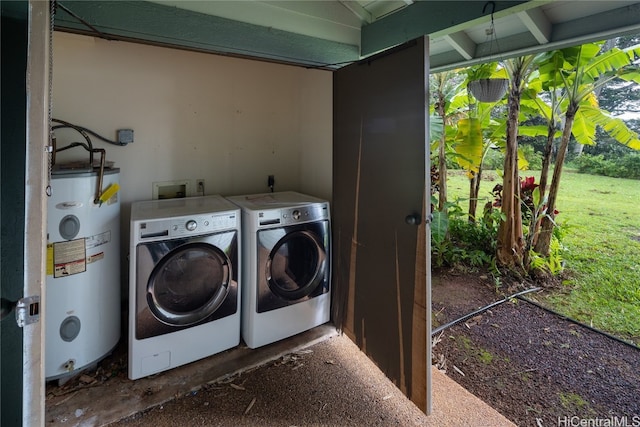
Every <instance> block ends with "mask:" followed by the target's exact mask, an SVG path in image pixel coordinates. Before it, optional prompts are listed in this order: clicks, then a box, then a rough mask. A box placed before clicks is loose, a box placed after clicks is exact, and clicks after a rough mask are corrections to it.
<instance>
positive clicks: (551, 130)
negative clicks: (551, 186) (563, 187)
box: [539, 123, 556, 200]
mask: <svg viewBox="0 0 640 427" xmlns="http://www.w3.org/2000/svg"><path fill="white" fill-rule="evenodd" d="M555 133H556V128H555V125H554V124H552V123H550V124H549V126H548V128H547V144H546V145H545V146H544V153H543V155H542V170H541V171H540V182H539V184H540V187H539V188H540V200H542V199H544V195H545V194H546V191H547V181H548V179H549V166H550V165H551V154H552V150H553V140H554V139H555V137H554V134H555Z"/></svg>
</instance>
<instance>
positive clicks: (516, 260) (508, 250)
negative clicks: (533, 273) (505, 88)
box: [496, 71, 524, 268]
mask: <svg viewBox="0 0 640 427" xmlns="http://www.w3.org/2000/svg"><path fill="white" fill-rule="evenodd" d="M520 72H521V71H518V72H517V73H516V75H514V76H513V77H512V81H511V86H510V90H509V115H508V117H507V147H506V153H505V160H504V176H503V181H502V186H503V188H502V213H503V214H504V216H505V218H506V219H505V220H504V221H502V222H501V223H500V226H499V228H498V248H497V254H496V255H497V259H498V262H499V263H500V265H502V266H504V267H508V268H513V267H520V266H522V265H523V255H524V236H523V234H522V212H521V207H520V178H519V176H518V139H517V137H518V116H519V115H520V95H521V94H520V82H521V79H522V76H521V74H520Z"/></svg>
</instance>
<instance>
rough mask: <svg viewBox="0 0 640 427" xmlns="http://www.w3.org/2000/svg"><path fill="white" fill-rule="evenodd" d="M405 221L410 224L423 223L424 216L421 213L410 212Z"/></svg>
mask: <svg viewBox="0 0 640 427" xmlns="http://www.w3.org/2000/svg"><path fill="white" fill-rule="evenodd" d="M404 222H406V223H407V224H409V225H420V224H421V223H422V217H421V216H420V215H419V214H410V215H407V216H406V217H405V218H404Z"/></svg>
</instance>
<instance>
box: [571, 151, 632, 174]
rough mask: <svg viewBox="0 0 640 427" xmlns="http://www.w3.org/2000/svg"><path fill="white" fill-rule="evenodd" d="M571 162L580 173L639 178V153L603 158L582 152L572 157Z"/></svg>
mask: <svg viewBox="0 0 640 427" xmlns="http://www.w3.org/2000/svg"><path fill="white" fill-rule="evenodd" d="M573 164H574V165H575V166H576V168H577V169H578V172H580V173H587V174H591V175H604V176H610V177H613V178H630V179H640V154H637V153H633V154H627V155H624V156H622V157H618V158H615V159H609V160H607V159H605V158H604V157H603V156H602V155H597V156H591V155H588V154H583V155H582V156H580V157H578V158H576V159H574V161H573Z"/></svg>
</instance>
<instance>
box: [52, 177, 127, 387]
mask: <svg viewBox="0 0 640 427" xmlns="http://www.w3.org/2000/svg"><path fill="white" fill-rule="evenodd" d="M119 175H120V170H119V169H117V168H105V169H104V173H103V174H102V176H101V174H100V173H99V171H98V170H97V169H94V170H91V169H90V170H88V171H87V170H72V169H71V170H60V171H57V172H55V173H54V174H53V175H52V179H51V196H50V197H49V199H48V214H47V272H46V298H45V311H44V321H45V325H46V334H45V377H46V378H47V380H55V379H61V378H63V377H67V376H70V375H73V374H74V373H77V372H80V371H81V370H83V369H85V368H87V367H91V366H92V365H93V364H95V363H97V362H98V361H100V360H101V359H102V358H104V357H105V356H107V355H108V354H109V353H110V352H111V351H112V350H113V349H114V347H115V346H116V345H117V343H118V341H119V340H120V320H121V309H120V202H119V194H118V192H117V189H118V186H119ZM98 186H100V187H101V188H98ZM110 189H111V190H110ZM110 193H113V195H112V196H111V197H109V199H108V200H104V197H103V200H102V201H98V200H97V199H98V197H97V196H96V195H98V196H99V195H100V194H107V195H108V194H110ZM96 201H98V203H96Z"/></svg>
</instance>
